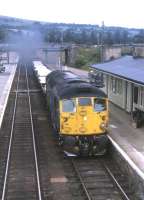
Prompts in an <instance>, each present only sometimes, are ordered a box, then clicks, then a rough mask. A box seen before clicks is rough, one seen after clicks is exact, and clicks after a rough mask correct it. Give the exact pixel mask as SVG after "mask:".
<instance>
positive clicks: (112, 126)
mask: <svg viewBox="0 0 144 200" xmlns="http://www.w3.org/2000/svg"><path fill="white" fill-rule="evenodd" d="M109 126H110V127H111V128H117V126H115V125H114V124H110V125H109Z"/></svg>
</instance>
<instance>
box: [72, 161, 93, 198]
mask: <svg viewBox="0 0 144 200" xmlns="http://www.w3.org/2000/svg"><path fill="white" fill-rule="evenodd" d="M71 162H72V164H73V167H74V170H75V171H76V173H77V175H78V178H79V180H80V183H81V185H82V188H83V190H84V192H85V195H86V197H87V199H88V200H92V198H91V197H90V194H89V192H88V190H87V188H86V186H85V183H84V181H83V178H82V176H81V175H80V173H79V171H78V169H77V167H76V165H75V163H74V161H73V159H72V160H71Z"/></svg>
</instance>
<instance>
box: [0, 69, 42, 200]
mask: <svg viewBox="0 0 144 200" xmlns="http://www.w3.org/2000/svg"><path fill="white" fill-rule="evenodd" d="M16 76H17V78H16V79H17V80H16V81H15V82H14V84H13V86H12V91H13V92H11V94H10V100H9V102H8V106H7V110H6V117H5V119H4V121H3V124H2V130H1V134H0V141H1V145H0V153H1V155H2V159H1V161H2V162H1V164H0V165H1V166H0V167H1V169H2V170H1V173H0V175H1V176H0V195H1V199H2V200H4V199H31V200H33V199H39V200H41V199H42V194H41V187H40V177H39V169H38V160H37V150H36V143H35V136H34V131H35V130H34V126H33V116H32V107H31V99H30V86H29V80H28V73H27V67H26V66H24V65H19V68H18V69H17V74H16ZM11 105H13V108H11ZM8 112H9V113H8ZM2 142H3V143H2Z"/></svg>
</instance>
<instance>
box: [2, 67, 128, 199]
mask: <svg viewBox="0 0 144 200" xmlns="http://www.w3.org/2000/svg"><path fill="white" fill-rule="evenodd" d="M25 67H26V68H25ZM26 69H28V71H27V70H26ZM36 83H37V81H36V80H35V78H34V76H33V70H32V69H31V67H30V66H29V65H22V66H19V69H17V73H16V77H15V80H14V83H13V85H12V90H11V93H10V96H9V101H8V105H7V108H6V112H5V117H4V119H3V123H2V128H1V130H0V169H1V170H0V199H2V200H4V199H9V200H21V199H24V200H25V199H26V200H33V199H35V200H39V199H44V200H49V199H50V200H55V199H59V200H85V199H96V200H102V199H103V200H106V199H109V200H120V199H128V198H127V197H125V196H122V194H121V191H119V189H118V185H117V184H116V185H115V183H114V180H113V178H112V177H111V176H110V175H109V172H110V171H112V172H113V174H114V175H113V176H114V177H116V179H117V178H119V180H118V179H117V180H118V182H120V183H122V184H121V185H122V188H123V190H124V191H126V193H127V194H128V196H129V191H128V188H127V182H126V180H125V178H124V177H123V176H122V175H121V174H120V172H119V171H117V169H115V168H114V167H113V164H112V163H111V160H109V159H108V160H109V161H108V162H105V161H103V160H102V159H74V160H73V161H72V163H73V164H72V163H71V161H69V159H65V158H63V154H62V153H60V147H58V146H57V145H55V144H56V143H57V142H56V140H55V139H54V138H53V136H52V134H51V131H52V130H51V129H50V127H49V125H48V124H50V123H49V121H48V119H47V111H46V107H45V105H44V98H42V97H41V95H40V94H41V93H39V92H40V90H39V87H38V85H37V84H36ZM14 108H15V109H14ZM110 163H111V165H112V166H111V167H110ZM104 165H106V166H104ZM106 167H107V170H106Z"/></svg>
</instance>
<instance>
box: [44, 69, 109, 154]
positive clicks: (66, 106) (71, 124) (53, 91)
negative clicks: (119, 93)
mask: <svg viewBox="0 0 144 200" xmlns="http://www.w3.org/2000/svg"><path fill="white" fill-rule="evenodd" d="M46 98H47V105H48V108H49V113H50V118H51V121H52V125H53V128H54V130H55V131H56V132H57V133H58V137H59V143H60V145H61V146H62V147H63V149H64V150H65V151H68V152H70V153H74V154H78V155H83V154H84V155H103V154H104V153H105V152H106V150H107V144H108V138H107V129H108V120H109V117H108V98H107V96H106V94H105V93H104V92H103V91H102V90H100V89H99V88H97V87H95V86H94V85H92V84H90V83H89V82H87V81H86V80H83V79H82V78H80V77H79V76H77V75H75V74H74V73H72V72H70V71H61V70H56V71H52V72H51V73H50V74H49V75H48V76H47V78H46Z"/></svg>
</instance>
